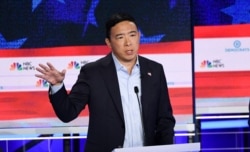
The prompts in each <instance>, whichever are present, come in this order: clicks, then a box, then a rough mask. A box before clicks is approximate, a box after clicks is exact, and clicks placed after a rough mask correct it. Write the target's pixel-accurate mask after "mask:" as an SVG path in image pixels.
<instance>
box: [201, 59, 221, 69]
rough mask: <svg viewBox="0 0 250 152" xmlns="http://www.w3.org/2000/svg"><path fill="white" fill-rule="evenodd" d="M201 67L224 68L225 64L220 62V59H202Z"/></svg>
mask: <svg viewBox="0 0 250 152" xmlns="http://www.w3.org/2000/svg"><path fill="white" fill-rule="evenodd" d="M200 67H201V68H224V67H225V64H224V63H223V62H222V60H221V59H214V60H212V61H211V60H203V61H202V62H201V64H200Z"/></svg>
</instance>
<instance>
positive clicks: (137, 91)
mask: <svg viewBox="0 0 250 152" xmlns="http://www.w3.org/2000/svg"><path fill="white" fill-rule="evenodd" d="M134 91H135V94H136V97H137V101H138V105H139V110H140V115H141V123H142V132H143V145H144V142H145V132H144V123H143V122H144V121H143V115H142V105H141V101H140V99H139V95H138V93H139V89H138V87H137V86H135V87H134Z"/></svg>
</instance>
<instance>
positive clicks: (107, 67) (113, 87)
mask: <svg viewBox="0 0 250 152" xmlns="http://www.w3.org/2000/svg"><path fill="white" fill-rule="evenodd" d="M102 63H103V64H102V65H103V68H101V74H102V76H103V79H104V82H105V84H106V87H107V89H108V92H109V94H110V96H111V98H112V102H114V105H115V107H116V109H117V111H118V113H119V115H120V117H121V119H122V120H123V122H124V116H123V110H122V102H121V95H120V89H119V83H118V78H117V73H116V69H115V65H114V61H113V59H112V55H111V54H108V55H107V56H106V57H105V58H104V60H103V62H102Z"/></svg>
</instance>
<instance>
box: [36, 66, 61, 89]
mask: <svg viewBox="0 0 250 152" xmlns="http://www.w3.org/2000/svg"><path fill="white" fill-rule="evenodd" d="M36 70H37V71H38V72H40V74H35V76H36V77H38V78H41V79H44V80H46V81H48V82H49V83H50V84H51V85H57V84H61V83H62V82H63V80H64V78H65V73H66V70H65V69H64V70H62V71H61V72H60V71H58V70H57V69H56V68H55V67H54V66H53V65H52V64H51V63H49V62H47V65H44V64H39V67H37V68H36Z"/></svg>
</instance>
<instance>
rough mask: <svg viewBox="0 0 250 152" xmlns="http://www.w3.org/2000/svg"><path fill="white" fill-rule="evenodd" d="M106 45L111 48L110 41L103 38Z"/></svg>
mask: <svg viewBox="0 0 250 152" xmlns="http://www.w3.org/2000/svg"><path fill="white" fill-rule="evenodd" d="M105 43H106V45H107V46H108V47H109V48H111V44H110V40H109V39H108V38H105Z"/></svg>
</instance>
